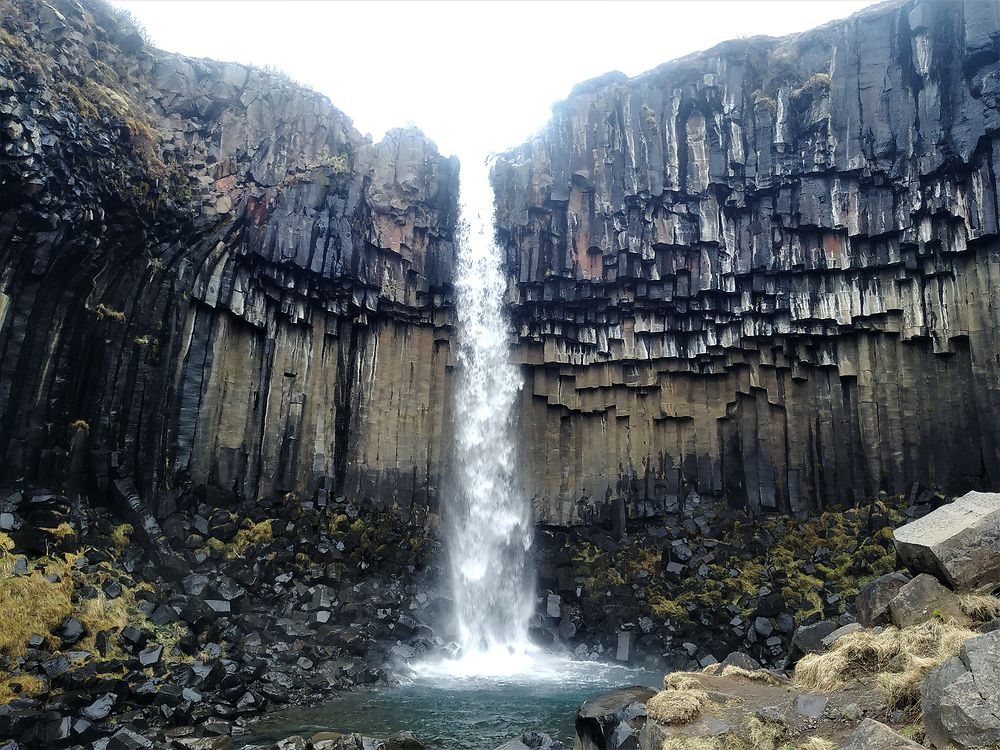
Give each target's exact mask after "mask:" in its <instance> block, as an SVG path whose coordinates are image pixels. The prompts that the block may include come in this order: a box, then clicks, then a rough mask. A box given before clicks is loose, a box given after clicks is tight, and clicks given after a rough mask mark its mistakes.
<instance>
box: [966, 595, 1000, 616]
mask: <svg viewBox="0 0 1000 750" xmlns="http://www.w3.org/2000/svg"><path fill="white" fill-rule="evenodd" d="M959 603H960V604H961V606H962V611H963V612H965V614H967V615H968V616H969V617H971V618H972V619H973V620H974V621H976V622H989V621H990V620H995V619H996V618H998V617H1000V596H990V595H988V594H965V595H964V596H961V597H959Z"/></svg>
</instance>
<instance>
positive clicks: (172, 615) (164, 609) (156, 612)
mask: <svg viewBox="0 0 1000 750" xmlns="http://www.w3.org/2000/svg"><path fill="white" fill-rule="evenodd" d="M176 619H177V613H176V612H174V610H173V608H171V607H168V606H167V605H165V604H158V605H156V607H155V608H154V609H153V611H152V612H150V614H149V621H150V622H151V623H153V624H154V625H166V624H167V623H168V622H173V621H174V620H176Z"/></svg>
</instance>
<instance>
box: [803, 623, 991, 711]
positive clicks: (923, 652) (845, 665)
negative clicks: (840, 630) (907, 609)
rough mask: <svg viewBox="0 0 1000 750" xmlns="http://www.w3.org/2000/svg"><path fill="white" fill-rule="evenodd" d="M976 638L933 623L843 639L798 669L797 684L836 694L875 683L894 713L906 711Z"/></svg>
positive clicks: (864, 632) (805, 660) (963, 630)
mask: <svg viewBox="0 0 1000 750" xmlns="http://www.w3.org/2000/svg"><path fill="white" fill-rule="evenodd" d="M975 636H976V633H975V632H973V631H971V630H968V629H966V628H963V627H960V626H958V625H955V624H954V623H950V622H949V623H945V622H941V621H937V620H931V621H929V622H926V623H924V624H922V625H916V626H913V627H909V628H904V629H902V630H900V629H898V628H892V627H890V628H886V629H885V630H883V631H882V632H880V633H876V632H875V631H872V630H859V631H857V632H854V633H850V634H848V635H846V636H844V637H843V638H840V639H839V640H838V641H837V642H836V643H835V644H834V646H833V648H831V649H830V650H829V651H828V652H827V653H825V654H809V655H807V656H805V657H803V658H802V660H801V661H800V662H799V663H798V666H797V667H796V668H795V682H796V683H797V684H799V685H801V686H802V687H804V688H806V689H810V690H819V691H825V692H831V691H834V690H839V689H840V688H842V687H844V686H845V684H846V683H847V682H848V681H849V680H851V679H856V678H860V677H874V678H875V685H876V687H877V688H878V690H879V692H880V693H881V694H882V697H883V698H884V699H885V701H886V704H887V705H888V706H889V707H890V708H891V709H907V708H912V707H914V706H916V705H917V704H918V703H919V700H920V683H921V681H922V680H923V678H924V677H925V676H926V675H927V673H928V672H930V671H931V670H932V669H934V668H935V667H936V666H938V665H939V664H941V663H942V662H943V661H945V660H946V659H949V658H951V657H952V656H955V655H957V654H958V651H959V649H960V648H961V646H962V644H963V643H965V642H966V641H967V640H969V639H970V638H974V637H975Z"/></svg>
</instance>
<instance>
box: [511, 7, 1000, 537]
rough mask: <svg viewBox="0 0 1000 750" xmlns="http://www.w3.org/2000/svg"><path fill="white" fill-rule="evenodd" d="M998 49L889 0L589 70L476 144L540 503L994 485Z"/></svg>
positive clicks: (527, 455) (811, 498)
mask: <svg viewBox="0 0 1000 750" xmlns="http://www.w3.org/2000/svg"><path fill="white" fill-rule="evenodd" d="M998 41H1000V11H998V8H997V6H996V4H993V3H976V2H967V3H964V4H963V3H933V2H902V3H901V2H890V3H887V4H884V5H881V6H878V7H877V8H874V9H871V10H868V11H865V12H863V13H861V14H859V15H857V16H854V17H852V18H850V19H847V20H845V21H842V22H835V23H832V24H828V25H827V26H824V27H822V28H819V29H816V30H813V31H809V32H806V33H803V34H799V35H797V36H793V37H788V38H784V39H766V38H758V39H747V40H739V41H733V42H728V43H726V44H723V45H720V46H719V47H717V48H715V49H713V50H711V51H709V52H706V53H701V54H697V55H693V56H690V57H688V58H684V59H682V60H679V61H676V62H672V63H668V64H666V65H663V66H661V67H660V68H657V69H656V70H653V71H651V72H649V73H646V74H644V75H642V76H639V77H637V78H634V79H626V78H625V77H624V76H621V75H620V74H619V75H612V76H606V77H604V78H602V79H599V80H597V81H594V82H591V83H588V84H584V85H582V86H580V87H578V89H577V90H576V91H574V92H573V93H572V94H571V96H570V97H569V99H568V100H567V101H565V102H563V103H562V104H560V105H559V106H558V107H557V108H556V111H555V115H554V118H553V120H552V122H551V124H550V125H549V126H548V127H547V128H546V129H545V130H544V131H542V132H541V133H540V134H539V135H538V136H536V137H535V138H534V139H532V140H531V141H530V142H529V143H526V144H525V145H523V146H521V147H519V148H517V149H515V150H513V151H511V152H509V153H507V154H506V155H504V156H503V157H502V158H501V159H500V160H499V161H498V163H497V165H496V167H495V171H494V175H493V179H494V184H495V187H496V190H497V201H498V222H499V225H500V237H501V241H502V244H503V245H504V247H505V248H506V253H507V256H506V257H507V264H508V269H509V273H510V286H509V290H510V295H511V305H510V309H511V313H512V318H513V322H514V324H515V326H516V333H517V342H518V353H519V357H520V360H521V362H522V363H523V364H524V372H525V374H526V384H525V389H524V391H523V402H522V407H521V411H520V419H521V426H522V430H523V438H524V446H525V447H524V450H523V455H522V463H521V466H522V467H523V470H524V471H525V473H526V483H527V484H528V486H529V488H530V491H531V492H533V493H536V494H537V500H536V503H537V511H538V515H539V516H540V517H541V518H542V519H544V520H546V521H548V522H550V523H563V524H565V523H579V522H587V521H590V520H592V519H595V518H604V519H606V518H608V515H609V511H611V510H612V509H613V508H614V507H615V501H617V502H618V506H619V507H621V506H622V505H624V510H627V511H628V514H629V515H630V516H633V517H634V516H642V515H647V514H654V513H661V512H664V511H665V512H668V513H670V512H676V511H677V510H678V508H679V509H680V510H681V511H683V503H684V499H685V497H686V496H687V495H688V493H690V492H691V491H692V490H696V491H697V492H698V493H699V494H701V495H706V494H712V493H714V494H722V493H724V494H725V495H726V496H727V497H728V498H729V499H730V500H732V501H734V502H737V503H744V504H746V505H747V506H748V507H749V508H750V509H752V510H754V511H757V510H764V511H767V510H778V511H785V512H803V511H807V510H810V509H815V508H818V507H823V506H825V505H827V504H830V503H834V502H838V501H845V500H852V499H858V498H862V497H871V496H873V495H874V494H875V492H876V491H878V490H880V489H883V490H887V491H890V492H907V491H909V489H910V485H911V483H913V482H923V483H925V484H937V485H939V486H941V487H943V488H945V489H947V490H948V491H950V492H955V493H957V492H959V491H965V490H968V489H970V488H982V487H986V486H989V487H995V486H997V485H998V483H1000V417H998V414H1000V364H998V360H997V357H996V353H997V351H998V348H1000V341H998V331H1000V307H998V306H997V304H996V302H995V298H996V292H995V290H996V288H997V287H998V285H1000V245H998V238H997V233H998V219H997V188H998V181H997V180H998V178H997V175H998V174H1000V172H998V168H1000V139H998V135H997V129H998V127H1000V55H998ZM609 500H611V502H608V501H609ZM621 515H622V517H620V518H619V517H617V516H616V515H615V514H614V513H610V516H611V519H612V520H613V521H614V520H616V519H617V521H618V522H619V523H621V522H623V521H624V514H623V513H622V514H621Z"/></svg>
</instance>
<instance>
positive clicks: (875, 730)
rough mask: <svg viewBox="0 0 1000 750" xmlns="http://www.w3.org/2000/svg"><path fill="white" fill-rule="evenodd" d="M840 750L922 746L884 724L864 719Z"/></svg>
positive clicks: (909, 749)
mask: <svg viewBox="0 0 1000 750" xmlns="http://www.w3.org/2000/svg"><path fill="white" fill-rule="evenodd" d="M840 750H923V747H922V746H921V745H918V744H917V743H915V742H914V741H913V740H911V739H908V738H906V737H904V736H903V735H901V734H899V733H898V732H895V731H893V730H892V729H890V728H889V727H887V726H886V725H885V724H882V723H880V722H878V721H875V720H874V719H865V720H864V721H862V722H861V723H860V724H859V725H858V728H857V729H855V730H854V733H853V734H852V735H851V736H850V737H848V738H847V742H845V743H844V744H843V745H841V746H840Z"/></svg>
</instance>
